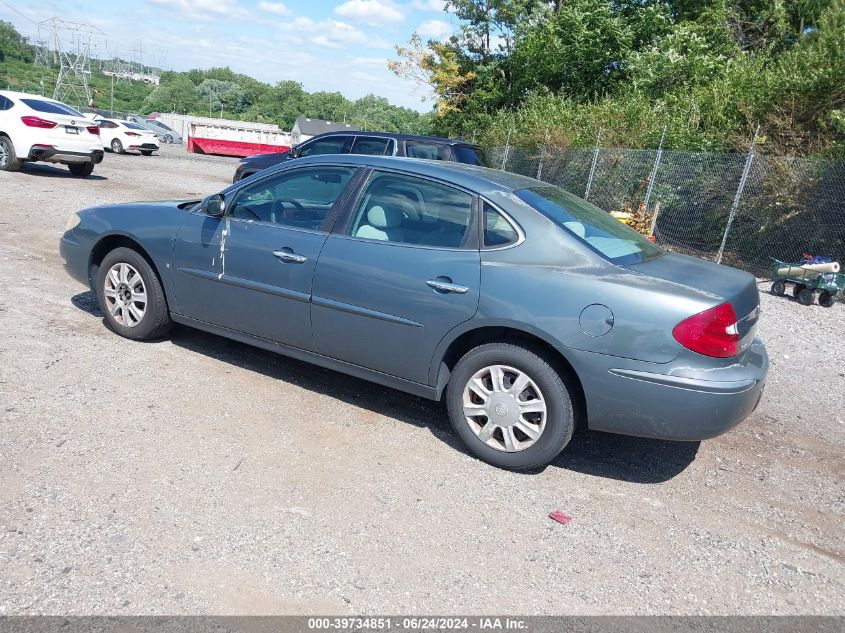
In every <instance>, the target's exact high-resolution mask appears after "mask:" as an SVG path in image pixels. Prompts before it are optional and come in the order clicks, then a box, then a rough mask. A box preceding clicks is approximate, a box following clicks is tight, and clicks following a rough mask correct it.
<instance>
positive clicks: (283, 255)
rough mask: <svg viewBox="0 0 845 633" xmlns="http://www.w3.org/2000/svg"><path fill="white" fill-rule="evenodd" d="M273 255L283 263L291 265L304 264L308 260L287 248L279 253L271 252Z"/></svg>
mask: <svg viewBox="0 0 845 633" xmlns="http://www.w3.org/2000/svg"><path fill="white" fill-rule="evenodd" d="M273 255H275V256H276V257H278V258H279V259H281V260H282V261H283V262H291V263H292V264H304V263H305V262H307V261H308V258H307V257H305V255H297V254H296V253H294V252H293V251H292V250H291V249H289V248H287V247H285V248H283V249H282V250H280V251H273Z"/></svg>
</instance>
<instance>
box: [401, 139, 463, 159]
mask: <svg viewBox="0 0 845 633" xmlns="http://www.w3.org/2000/svg"><path fill="white" fill-rule="evenodd" d="M405 153H406V154H407V155H408V157H409V158H424V159H426V160H452V154H451V153H450V152H449V146H448V145H444V144H443V143H430V142H425V141H405Z"/></svg>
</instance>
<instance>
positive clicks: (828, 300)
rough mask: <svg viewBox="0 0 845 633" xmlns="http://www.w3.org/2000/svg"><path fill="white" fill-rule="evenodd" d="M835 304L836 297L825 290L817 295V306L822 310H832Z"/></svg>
mask: <svg viewBox="0 0 845 633" xmlns="http://www.w3.org/2000/svg"><path fill="white" fill-rule="evenodd" d="M834 303H836V295H835V294H833V293H832V292H829V291H827V290H822V291H821V292H820V293H819V305H820V306H821V307H823V308H832V307H833V304H834Z"/></svg>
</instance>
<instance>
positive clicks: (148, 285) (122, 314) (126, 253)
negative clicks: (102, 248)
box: [97, 247, 171, 341]
mask: <svg viewBox="0 0 845 633" xmlns="http://www.w3.org/2000/svg"><path fill="white" fill-rule="evenodd" d="M112 269H115V275H110V272H111V271H112ZM124 271H125V272H126V273H127V274H124ZM133 271H134V273H135V274H138V275H140V278H141V283H140V286H139V285H137V284H136V281H135V280H136V276H135V274H133ZM130 287H131V288H130ZM127 290H129V292H133V291H137V292H138V293H139V294H140V290H144V294H145V295H146V302H141V301H131V299H130V303H131V304H132V307H133V308H134V310H132V309H131V308H130V309H127V308H124V306H125V305H126V304H124V303H122V302H121V301H120V297H121V296H122V295H123V293H124V292H125V291H127ZM126 296H127V297H128V296H129V295H126ZM97 301H98V302H99V304H100V310H102V312H103V315H104V316H105V319H106V323H107V324H108V326H109V328H110V329H111V330H113V331H114V332H116V333H117V334H120V335H121V336H123V337H126V338H129V339H132V340H135V341H149V340H152V339H156V338H160V337H162V336H164V335H165V334H166V333H167V331H168V329H170V323H171V322H170V312H169V311H168V309H167V300H166V298H165V296H164V290H163V289H162V287H161V283H160V282H159V280H158V276H157V275H156V273H155V271H154V270H153V269H152V266H150V264H149V263H148V262H147V260H146V259H144V257H143V256H142V255H141V254H140V253H138V252H137V251H134V250H132V249H131V248H124V247H120V248H116V249H114V250H113V251H111V252H110V253H108V254H107V255H106V256H105V257H104V258H103V261H102V262H101V263H100V267H99V269H98V271H97ZM117 304H122V305H120V306H118V307H115V306H116V305H117ZM142 306H143V309H141V308H142ZM138 312H140V313H141V314H140V318H138Z"/></svg>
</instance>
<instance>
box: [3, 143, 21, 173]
mask: <svg viewBox="0 0 845 633" xmlns="http://www.w3.org/2000/svg"><path fill="white" fill-rule="evenodd" d="M22 163H23V161H22V160H20V159H19V158H18V156H17V154H15V146H14V145H13V144H12V141H11V139H9V137H7V136H0V171H18V170H19V169H20V168H21V164H22Z"/></svg>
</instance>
